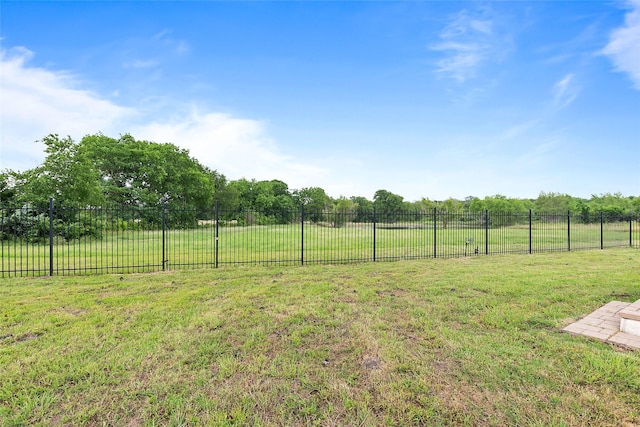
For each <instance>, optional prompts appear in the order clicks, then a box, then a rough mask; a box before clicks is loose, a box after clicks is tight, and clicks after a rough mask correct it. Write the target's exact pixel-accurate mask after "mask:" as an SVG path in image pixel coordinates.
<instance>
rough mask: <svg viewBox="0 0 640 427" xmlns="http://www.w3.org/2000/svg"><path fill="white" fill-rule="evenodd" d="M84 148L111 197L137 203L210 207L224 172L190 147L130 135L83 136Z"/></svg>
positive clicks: (123, 202) (82, 149) (104, 188)
mask: <svg viewBox="0 0 640 427" xmlns="http://www.w3.org/2000/svg"><path fill="white" fill-rule="evenodd" d="M79 151H80V152H81V153H83V154H84V155H85V156H86V157H88V158H91V159H92V160H93V164H94V167H95V169H96V170H97V171H98V173H99V174H100V185H101V188H102V192H103V194H104V195H105V197H106V199H107V201H109V202H112V203H116V204H120V205H132V206H153V205H158V204H160V203H162V202H164V203H167V204H171V205H174V206H181V207H189V208H198V209H211V207H212V205H213V201H214V199H215V193H216V188H219V187H220V184H221V182H224V181H225V180H224V176H222V175H219V174H218V173H217V172H215V171H212V170H210V169H208V168H206V167H205V166H203V165H201V164H200V163H199V162H198V161H197V160H196V159H194V158H192V157H191V156H190V155H189V152H188V151H187V150H184V149H181V148H179V147H177V146H176V145H174V144H170V143H164V144H160V143H155V142H150V141H140V140H136V139H135V138H133V137H132V136H131V135H129V134H126V135H122V136H121V137H120V138H118V139H115V138H111V137H108V136H105V135H102V134H95V135H89V136H86V137H84V138H83V139H82V140H81V141H80V144H79Z"/></svg>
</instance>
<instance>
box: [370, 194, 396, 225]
mask: <svg viewBox="0 0 640 427" xmlns="http://www.w3.org/2000/svg"><path fill="white" fill-rule="evenodd" d="M373 206H374V207H375V209H376V215H377V219H378V221H381V222H396V221H397V220H398V219H399V218H400V215H401V211H402V209H403V207H404V204H403V197H402V196H400V195H398V194H393V193H392V192H390V191H387V190H378V191H376V193H375V194H374V195H373Z"/></svg>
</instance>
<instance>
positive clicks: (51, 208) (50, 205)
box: [49, 197, 53, 276]
mask: <svg viewBox="0 0 640 427" xmlns="http://www.w3.org/2000/svg"><path fill="white" fill-rule="evenodd" d="M49 276H53V197H49Z"/></svg>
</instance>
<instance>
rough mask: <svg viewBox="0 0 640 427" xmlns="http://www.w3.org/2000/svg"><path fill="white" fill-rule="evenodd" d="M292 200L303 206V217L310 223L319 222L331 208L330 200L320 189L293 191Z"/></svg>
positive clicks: (307, 188) (310, 188)
mask: <svg viewBox="0 0 640 427" xmlns="http://www.w3.org/2000/svg"><path fill="white" fill-rule="evenodd" d="M294 200H295V201H296V202H297V204H299V205H302V206H304V217H305V219H306V220H309V221H312V222H320V221H322V220H323V218H324V214H325V213H326V211H327V210H328V209H329V208H330V206H331V198H330V197H329V196H328V195H327V193H325V191H324V190H323V189H322V188H320V187H306V188H302V189H300V190H296V191H294Z"/></svg>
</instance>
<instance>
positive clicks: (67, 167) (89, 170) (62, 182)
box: [8, 134, 104, 205]
mask: <svg viewBox="0 0 640 427" xmlns="http://www.w3.org/2000/svg"><path fill="white" fill-rule="evenodd" d="M41 142H42V143H44V145H45V150H44V151H45V153H46V154H47V155H46V157H45V160H44V162H43V163H42V164H41V165H39V166H37V167H35V168H34V169H29V170H26V171H24V172H14V171H10V172H8V174H9V175H10V177H11V181H12V185H13V188H14V190H15V193H16V200H15V201H16V202H19V203H35V204H44V203H46V201H47V200H48V199H49V198H54V199H55V200H56V203H59V204H67V205H68V204H73V205H95V204H100V203H102V202H103V201H104V198H103V196H102V192H101V189H100V174H99V172H98V171H97V170H96V168H95V167H94V165H93V164H92V162H91V159H90V157H89V156H88V155H87V153H85V152H83V151H82V150H80V149H79V146H78V145H77V144H75V143H74V141H73V140H72V139H71V137H69V136H67V137H66V138H60V137H59V136H58V135H56V134H51V135H48V136H46V137H44V138H43V139H42V140H41Z"/></svg>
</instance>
